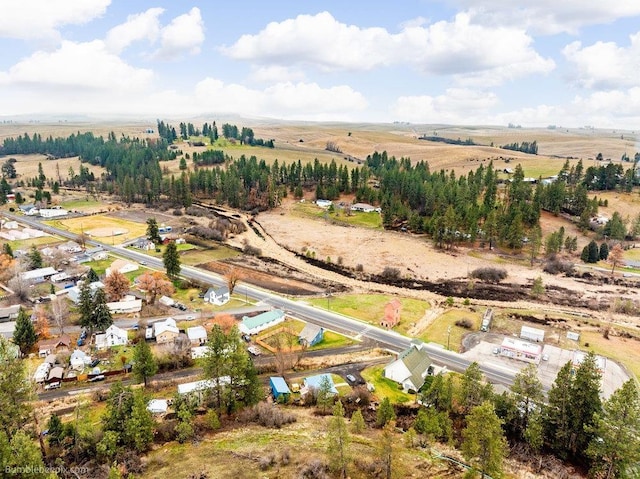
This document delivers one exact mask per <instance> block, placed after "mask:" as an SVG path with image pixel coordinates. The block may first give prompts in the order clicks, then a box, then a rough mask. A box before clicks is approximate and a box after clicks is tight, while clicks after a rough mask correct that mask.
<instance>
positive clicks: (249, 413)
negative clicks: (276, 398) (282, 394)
mask: <svg viewBox="0 0 640 479" xmlns="http://www.w3.org/2000/svg"><path fill="white" fill-rule="evenodd" d="M241 419H242V420H244V421H246V422H255V423H257V424H260V425H261V426H264V427H271V428H275V429H280V428H281V427H282V426H283V425H285V424H291V423H293V422H296V416H295V414H291V413H289V412H286V411H283V410H282V409H280V408H278V407H277V406H275V405H273V404H267V403H265V402H261V403H258V404H256V405H255V406H253V407H252V408H250V409H246V410H245V411H244V412H243V413H242V415H241Z"/></svg>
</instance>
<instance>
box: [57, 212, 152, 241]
mask: <svg viewBox="0 0 640 479" xmlns="http://www.w3.org/2000/svg"><path fill="white" fill-rule="evenodd" d="M44 223H45V224H48V225H50V226H53V227H55V228H60V229H64V230H67V231H70V232H72V233H76V234H80V233H86V234H88V235H89V236H92V237H95V238H97V239H98V240H101V239H102V238H105V237H114V240H113V241H115V237H118V243H120V242H122V241H127V240H130V239H133V238H137V237H139V236H144V235H145V234H146V231H147V225H146V224H143V223H136V222H133V221H128V220H124V219H121V218H114V217H112V216H109V215H93V216H82V217H80V218H68V219H60V220H51V221H45V222H44Z"/></svg>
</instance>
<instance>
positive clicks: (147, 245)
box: [133, 238, 156, 251]
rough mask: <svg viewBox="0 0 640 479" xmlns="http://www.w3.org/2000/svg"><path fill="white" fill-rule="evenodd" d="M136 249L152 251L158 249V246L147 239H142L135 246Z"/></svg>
mask: <svg viewBox="0 0 640 479" xmlns="http://www.w3.org/2000/svg"><path fill="white" fill-rule="evenodd" d="M133 246H134V247H136V248H138V249H141V250H143V251H150V250H154V249H156V245H155V244H154V243H153V241H150V240H148V239H146V238H141V239H139V240H138V241H136V242H135V243H134V244H133Z"/></svg>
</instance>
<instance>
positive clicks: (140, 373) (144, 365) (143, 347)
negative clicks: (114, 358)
mask: <svg viewBox="0 0 640 479" xmlns="http://www.w3.org/2000/svg"><path fill="white" fill-rule="evenodd" d="M157 372H158V364H157V362H156V360H155V358H154V356H153V353H152V352H151V348H150V347H149V345H148V344H147V343H146V341H144V340H143V339H141V340H140V341H138V343H137V344H136V345H135V347H134V349H133V374H134V376H135V377H136V379H137V380H138V381H142V382H144V386H145V387H147V381H148V379H149V378H150V377H152V376H153V375H155V374H156V373H157Z"/></svg>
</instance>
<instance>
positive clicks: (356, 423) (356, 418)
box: [351, 409, 367, 434]
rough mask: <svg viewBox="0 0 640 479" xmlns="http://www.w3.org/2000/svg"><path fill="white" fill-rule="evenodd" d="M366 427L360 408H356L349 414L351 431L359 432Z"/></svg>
mask: <svg viewBox="0 0 640 479" xmlns="http://www.w3.org/2000/svg"><path fill="white" fill-rule="evenodd" d="M366 428H367V424H366V423H365V422H364V417H363V416H362V411H361V410H360V409H356V410H355V412H354V413H353V414H352V415H351V432H353V433H354V434H360V433H361V432H362V431H364V430H365V429H366Z"/></svg>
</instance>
